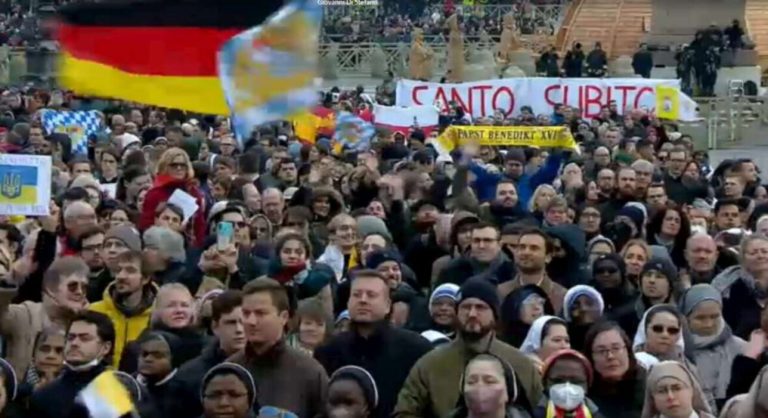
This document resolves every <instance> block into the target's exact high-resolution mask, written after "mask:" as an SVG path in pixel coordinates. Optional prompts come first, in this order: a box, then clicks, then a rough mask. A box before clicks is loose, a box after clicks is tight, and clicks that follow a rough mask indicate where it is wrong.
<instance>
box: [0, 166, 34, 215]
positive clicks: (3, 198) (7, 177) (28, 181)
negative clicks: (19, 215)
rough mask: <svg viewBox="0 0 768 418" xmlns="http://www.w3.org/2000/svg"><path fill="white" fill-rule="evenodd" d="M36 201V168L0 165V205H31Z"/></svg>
mask: <svg viewBox="0 0 768 418" xmlns="http://www.w3.org/2000/svg"><path fill="white" fill-rule="evenodd" d="M36 201H37V167H35V166H22V165H6V164H1V165H0V204H18V205H33V204H35V202H36Z"/></svg>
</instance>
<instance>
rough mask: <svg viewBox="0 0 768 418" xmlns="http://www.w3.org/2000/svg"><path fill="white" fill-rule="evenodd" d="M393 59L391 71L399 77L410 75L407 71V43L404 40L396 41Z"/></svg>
mask: <svg viewBox="0 0 768 418" xmlns="http://www.w3.org/2000/svg"><path fill="white" fill-rule="evenodd" d="M396 54H397V55H396V56H395V58H394V60H393V61H392V72H393V73H394V74H395V75H396V76H397V77H399V78H408V77H410V75H409V71H408V63H407V62H406V61H407V60H408V44H406V43H405V42H398V43H397V52H396Z"/></svg>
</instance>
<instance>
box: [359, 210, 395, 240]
mask: <svg viewBox="0 0 768 418" xmlns="http://www.w3.org/2000/svg"><path fill="white" fill-rule="evenodd" d="M371 234H379V235H381V236H382V237H384V238H386V239H387V240H388V241H390V242H391V241H392V234H391V233H390V232H389V229H388V228H387V224H385V223H384V221H382V220H381V219H380V218H377V217H375V216H373V215H363V216H358V217H357V235H358V236H359V237H360V238H365V237H367V236H368V235H371Z"/></svg>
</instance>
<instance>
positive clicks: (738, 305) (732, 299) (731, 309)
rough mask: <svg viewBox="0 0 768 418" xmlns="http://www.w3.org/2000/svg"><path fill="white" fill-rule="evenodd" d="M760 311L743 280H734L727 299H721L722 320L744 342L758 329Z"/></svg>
mask: <svg viewBox="0 0 768 418" xmlns="http://www.w3.org/2000/svg"><path fill="white" fill-rule="evenodd" d="M761 311H762V308H760V305H759V304H758V303H757V300H756V299H755V296H754V294H753V291H752V289H750V288H749V286H748V285H747V284H746V283H745V282H744V280H741V279H739V280H736V281H735V282H734V283H733V285H731V288H730V293H729V295H728V297H727V298H723V319H725V322H727V323H728V325H730V327H731V330H733V334H734V335H736V336H737V337H739V338H742V339H744V340H749V335H750V334H751V333H752V331H754V330H756V329H759V328H760V312H761Z"/></svg>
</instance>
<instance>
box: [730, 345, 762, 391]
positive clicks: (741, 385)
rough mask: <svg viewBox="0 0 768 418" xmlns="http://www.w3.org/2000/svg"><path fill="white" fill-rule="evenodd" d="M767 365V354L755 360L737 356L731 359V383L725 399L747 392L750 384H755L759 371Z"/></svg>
mask: <svg viewBox="0 0 768 418" xmlns="http://www.w3.org/2000/svg"><path fill="white" fill-rule="evenodd" d="M766 365H768V352H765V351H764V352H763V354H762V355H761V356H760V357H758V358H757V359H753V358H751V357H747V356H744V355H741V354H739V355H738V356H736V358H734V359H733V365H731V382H730V383H729V384H728V390H727V391H726V392H725V396H726V398H728V399H730V398H732V397H734V396H736V395H741V394H743V393H747V392H749V389H750V388H751V387H752V383H754V382H755V379H757V376H758V375H759V374H760V370H762V368H763V367H765V366H766Z"/></svg>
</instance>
